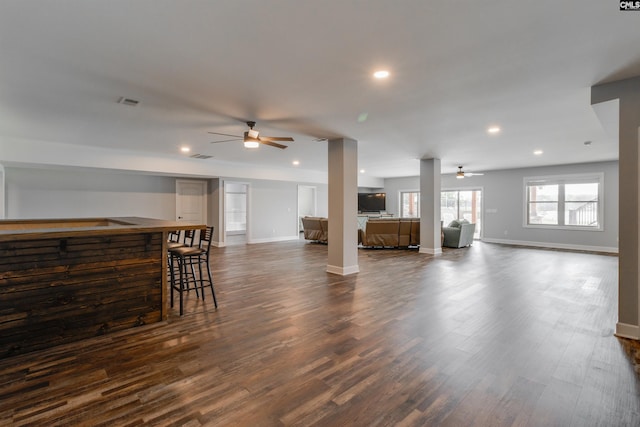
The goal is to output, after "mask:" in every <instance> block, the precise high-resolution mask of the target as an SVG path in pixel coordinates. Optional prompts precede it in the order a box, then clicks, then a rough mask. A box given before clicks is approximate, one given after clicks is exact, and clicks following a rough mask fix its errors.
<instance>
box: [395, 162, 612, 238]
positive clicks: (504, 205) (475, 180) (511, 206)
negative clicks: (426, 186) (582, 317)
mask: <svg viewBox="0 0 640 427" xmlns="http://www.w3.org/2000/svg"><path fill="white" fill-rule="evenodd" d="M583 173H603V174H604V228H603V231H579V230H553V229H540V228H536V229H533V228H525V227H523V218H524V184H523V179H524V177H531V176H545V175H570V174H583ZM419 188H420V179H419V177H410V178H391V179H386V180H385V192H386V193H387V211H388V212H392V213H393V214H394V215H399V207H398V197H399V196H398V195H399V192H400V191H402V190H418V189H419ZM442 188H443V189H467V188H481V189H482V190H483V201H482V202H483V207H482V215H483V225H484V227H483V235H482V238H483V240H486V241H493V242H504V243H521V244H536V245H539V246H549V247H558V248H575V249H591V250H603V251H615V250H617V248H618V162H601V163H585V164H576V165H563V166H549V167H540V168H523V169H510V170H500V171H488V172H486V174H485V175H484V176H474V177H470V178H465V179H463V180H459V179H456V177H455V175H443V176H442ZM487 210H489V212H487Z"/></svg>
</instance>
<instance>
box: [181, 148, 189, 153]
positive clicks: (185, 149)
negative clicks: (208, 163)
mask: <svg viewBox="0 0 640 427" xmlns="http://www.w3.org/2000/svg"><path fill="white" fill-rule="evenodd" d="M180 151H182V152H183V153H188V152H189V151H191V148H189V147H181V148H180Z"/></svg>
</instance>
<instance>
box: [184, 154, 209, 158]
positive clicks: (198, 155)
mask: <svg viewBox="0 0 640 427" xmlns="http://www.w3.org/2000/svg"><path fill="white" fill-rule="evenodd" d="M189 157H191V158H192V159H210V158H212V157H213V156H207V155H206V154H194V155H192V156H189Z"/></svg>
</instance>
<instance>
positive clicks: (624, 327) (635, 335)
mask: <svg viewBox="0 0 640 427" xmlns="http://www.w3.org/2000/svg"><path fill="white" fill-rule="evenodd" d="M616 336H617V337H621V338H629V339H632V340H640V326H636V325H629V324H628V323H620V322H618V323H616Z"/></svg>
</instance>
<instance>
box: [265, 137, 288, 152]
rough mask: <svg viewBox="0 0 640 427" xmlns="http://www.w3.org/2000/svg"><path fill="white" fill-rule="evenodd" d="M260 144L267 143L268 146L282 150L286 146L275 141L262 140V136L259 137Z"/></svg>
mask: <svg viewBox="0 0 640 427" xmlns="http://www.w3.org/2000/svg"><path fill="white" fill-rule="evenodd" d="M260 144H264V145H269V146H270V147H276V148H282V149H283V150H284V149H285V148H287V146H286V145H282V144H278V143H277V142H271V141H263V140H262V138H260Z"/></svg>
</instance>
